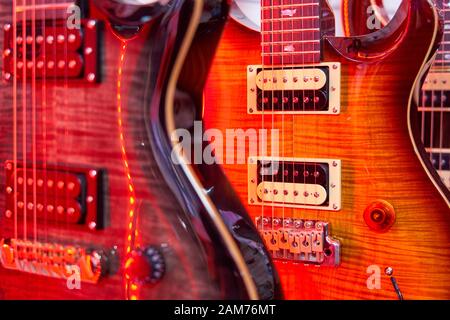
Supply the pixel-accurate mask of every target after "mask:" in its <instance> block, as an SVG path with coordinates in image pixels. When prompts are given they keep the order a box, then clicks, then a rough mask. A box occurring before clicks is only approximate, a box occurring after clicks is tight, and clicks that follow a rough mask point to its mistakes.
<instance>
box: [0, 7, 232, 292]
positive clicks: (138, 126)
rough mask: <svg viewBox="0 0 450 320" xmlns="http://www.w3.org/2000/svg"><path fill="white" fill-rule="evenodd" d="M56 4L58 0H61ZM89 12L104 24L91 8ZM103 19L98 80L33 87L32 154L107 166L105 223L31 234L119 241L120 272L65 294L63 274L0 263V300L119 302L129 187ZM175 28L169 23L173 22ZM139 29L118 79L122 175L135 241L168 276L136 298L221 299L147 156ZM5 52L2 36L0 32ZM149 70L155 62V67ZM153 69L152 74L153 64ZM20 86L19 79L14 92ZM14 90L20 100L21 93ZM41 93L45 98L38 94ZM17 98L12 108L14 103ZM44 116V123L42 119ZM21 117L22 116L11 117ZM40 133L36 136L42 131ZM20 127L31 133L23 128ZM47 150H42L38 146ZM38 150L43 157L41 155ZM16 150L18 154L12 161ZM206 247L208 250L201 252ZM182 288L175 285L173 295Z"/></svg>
mask: <svg viewBox="0 0 450 320" xmlns="http://www.w3.org/2000/svg"><path fill="white" fill-rule="evenodd" d="M61 2H62V1H61ZM11 13H12V8H11V1H10V0H1V1H0V23H1V24H4V23H7V22H10V21H11ZM91 15H92V17H94V18H98V19H100V20H104V18H103V16H102V14H100V13H99V12H98V11H97V10H96V9H95V8H94V7H93V8H92V11H91ZM103 22H104V23H105V25H106V26H105V31H104V35H103V37H104V39H103V40H104V41H103V45H104V47H103V49H102V51H103V53H102V71H103V79H102V81H101V82H100V83H99V84H97V85H91V86H85V85H80V84H74V83H71V82H70V81H69V82H68V83H67V84H66V83H65V82H64V80H55V79H52V78H50V79H48V80H47V81H46V84H45V88H44V86H43V83H42V82H38V85H37V101H38V104H37V124H38V125H37V141H36V143H37V160H38V161H44V162H46V163H48V164H55V163H64V164H66V165H76V166H79V165H82V166H85V167H88V168H104V169H106V170H107V177H108V192H107V194H106V195H105V197H106V199H107V200H109V218H110V224H109V226H108V227H107V228H105V229H104V230H101V231H89V230H88V229H87V227H86V225H83V226H81V225H76V226H73V225H69V224H67V223H58V224H54V223H51V222H42V221H39V222H38V224H37V226H36V228H37V239H38V240H39V241H42V242H52V241H54V242H56V243H66V244H73V245H81V246H85V247H92V246H93V247H96V248H103V249H108V248H112V247H113V246H117V247H118V250H119V257H120V262H119V270H118V272H117V273H116V274H115V275H108V276H106V277H105V278H104V279H101V280H100V282H99V283H98V284H95V285H93V284H85V283H82V286H81V289H80V290H77V289H75V290H70V289H68V287H67V285H66V281H65V280H59V279H52V278H47V277H42V276H35V275H30V274H26V273H20V272H16V271H10V270H6V269H4V268H1V267H0V299H125V298H128V297H129V296H127V295H126V294H125V281H124V258H125V250H126V242H127V236H128V231H127V230H128V222H129V220H128V208H129V205H128V203H129V191H128V180H127V172H126V170H125V165H124V161H123V157H122V151H121V149H122V145H121V143H120V139H119V134H120V132H119V127H118V119H119V114H118V105H117V79H118V66H119V62H120V57H121V54H122V50H121V46H122V43H121V41H120V40H119V39H118V38H117V37H116V36H115V35H114V34H113V33H112V31H111V29H110V27H109V26H108V25H107V22H106V21H103ZM175 25H176V24H175ZM147 35H148V33H147V32H143V33H142V34H141V35H140V36H139V37H137V38H136V39H133V40H130V41H129V42H128V45H127V49H126V51H125V55H124V68H123V75H122V90H121V95H122V118H123V133H124V138H125V145H124V146H125V149H126V153H127V157H128V165H129V170H130V175H131V178H132V180H133V184H134V187H135V193H136V204H137V205H136V214H137V227H136V230H133V232H134V231H137V232H138V238H139V245H140V246H141V247H145V246H148V245H156V246H158V247H160V248H161V250H162V251H163V254H164V257H165V260H166V265H167V272H166V275H165V277H164V278H163V280H162V281H161V282H159V283H157V284H155V285H143V286H142V287H141V289H140V294H139V298H142V299H169V298H170V299H180V298H184V299H186V298H191V299H212V298H219V297H222V295H223V292H222V291H221V287H220V284H219V283H218V279H220V276H218V275H217V273H218V272H220V270H216V269H215V268H214V267H213V268H211V261H208V258H207V252H206V251H205V247H202V246H201V245H200V244H199V243H200V242H199V240H198V238H197V237H196V235H195V234H194V233H192V232H191V226H190V221H189V220H188V219H187V217H185V216H184V215H183V213H182V212H181V209H180V208H179V207H178V205H177V201H176V199H175V198H174V196H173V195H172V193H171V191H170V190H169V188H168V187H167V186H166V184H165V182H164V179H163V177H162V174H161V173H160V172H159V169H158V167H157V165H156V163H155V161H154V159H153V155H152V151H151V149H150V145H149V141H148V137H147V131H146V124H145V121H144V117H145V116H146V111H147V103H148V101H147V98H148V97H146V96H145V94H146V93H147V92H146V90H145V89H146V87H145V86H146V83H145V81H143V80H144V79H146V78H147V71H148V70H147V69H148V68H147V66H148V60H146V59H145V58H146V57H148V56H149V51H150V50H151V47H150V46H149V41H148V40H147ZM0 48H3V32H0ZM153 67H157V66H153ZM152 71H153V70H152ZM20 88H21V86H20V85H19V89H20ZM27 90H28V91H27V106H26V108H27V110H28V119H27V123H28V128H29V129H31V118H30V115H31V112H30V110H31V102H30V96H31V95H30V94H31V92H30V88H29V87H28V89H27ZM21 92H22V91H21V90H19V93H18V94H19V97H21ZM44 92H45V94H46V99H44V96H43V93H44ZM12 94H13V92H12V84H11V82H9V83H8V82H1V83H0V113H1V116H0V129H1V132H0V161H6V160H10V159H11V158H12V156H13V154H12V150H13V149H12V148H13V146H12V137H13V121H12ZM19 101H20V102H18V114H19V115H21V114H22V110H23V108H22V103H21V100H20V99H19ZM45 118H46V121H45V122H46V123H44V119H45ZM19 119H21V118H19ZM44 127H45V131H46V138H45V139H44V135H43V132H44V129H43V128H44ZM18 131H19V132H18V137H20V139H19V150H22V144H21V141H22V140H21V139H22V131H23V130H22V122H21V121H19V122H18ZM27 132H29V131H28V130H27ZM26 139H27V140H26V150H27V158H28V159H31V156H32V154H31V152H32V151H31V150H32V148H31V136H30V134H28V135H27V136H26ZM44 150H45V151H44ZM44 154H46V156H45V158H44ZM22 157H23V154H22V153H21V152H19V154H18V159H22ZM0 175H1V180H0V181H1V182H0V184H1V185H0V189H1V192H0V212H1V216H0V237H1V238H8V237H13V235H14V230H13V222H12V220H11V219H7V218H6V217H5V215H4V211H5V208H4V203H5V196H4V190H5V187H6V186H5V177H4V173H3V170H2V171H1V174H0ZM23 224H24V222H23V221H22V219H19V238H23V237H24V233H23V232H22V230H23ZM33 227H34V225H33V222H32V219H31V217H28V238H29V239H30V238H33V236H34V233H33V231H32V230H33ZM209 250H210V251H211V250H213V247H212V245H211V247H210V248H209ZM180 286H182V288H183V289H182V291H180Z"/></svg>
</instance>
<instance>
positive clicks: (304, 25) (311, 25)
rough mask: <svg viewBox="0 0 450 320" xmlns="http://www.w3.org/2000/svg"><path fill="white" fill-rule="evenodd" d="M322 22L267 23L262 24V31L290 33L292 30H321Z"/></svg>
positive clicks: (289, 21) (287, 21) (286, 21)
mask: <svg viewBox="0 0 450 320" xmlns="http://www.w3.org/2000/svg"><path fill="white" fill-rule="evenodd" d="M319 24H320V22H319V20H318V19H316V20H308V21H305V20H294V21H292V20H284V21H266V20H264V22H263V23H262V26H261V30H279V31H286V32H289V31H291V30H312V29H313V30H319V27H320V25H319Z"/></svg>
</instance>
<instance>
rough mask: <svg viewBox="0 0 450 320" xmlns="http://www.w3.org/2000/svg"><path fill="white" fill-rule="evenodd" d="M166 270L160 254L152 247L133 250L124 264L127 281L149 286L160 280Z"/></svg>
mask: <svg viewBox="0 0 450 320" xmlns="http://www.w3.org/2000/svg"><path fill="white" fill-rule="evenodd" d="M165 270H166V265H165V262H164V257H163V255H162V253H161V252H160V251H159V250H158V249H157V248H156V247H153V246H150V247H147V248H145V249H140V248H138V249H134V250H132V251H131V253H130V257H129V258H128V259H127V261H126V263H125V276H126V278H127V279H128V280H130V281H132V282H135V283H140V284H151V283H155V282H157V281H158V280H160V279H161V278H162V277H163V275H164V272H165Z"/></svg>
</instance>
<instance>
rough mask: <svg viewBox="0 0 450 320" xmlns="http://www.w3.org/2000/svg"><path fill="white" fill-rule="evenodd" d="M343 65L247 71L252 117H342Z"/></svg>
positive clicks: (248, 102) (249, 105)
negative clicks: (340, 114) (255, 115)
mask: <svg viewBox="0 0 450 320" xmlns="http://www.w3.org/2000/svg"><path fill="white" fill-rule="evenodd" d="M340 92H341V65H340V63H321V64H316V65H305V66H294V67H289V68H279V67H276V68H274V67H266V68H263V67H262V66H260V65H254V66H248V68H247V107H248V108H247V111H248V113H249V114H261V113H265V114H271V113H280V114H339V113H340V109H341V103H340V95H341V93H340Z"/></svg>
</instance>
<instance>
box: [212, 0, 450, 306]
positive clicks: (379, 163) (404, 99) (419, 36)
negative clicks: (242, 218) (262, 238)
mask: <svg viewBox="0 0 450 320" xmlns="http://www.w3.org/2000/svg"><path fill="white" fill-rule="evenodd" d="M322 5H324V4H322ZM439 37H440V32H439V22H438V18H437V14H436V12H435V10H434V9H433V8H432V6H431V3H430V2H429V1H422V0H411V1H404V2H403V4H402V5H401V7H400V9H399V12H398V13H397V16H396V17H395V18H394V20H393V21H392V22H391V23H390V24H389V25H388V26H387V27H385V28H384V29H382V30H380V31H378V32H375V33H372V34H371V35H366V36H361V37H355V38H335V37H330V36H326V37H324V38H323V39H322V61H325V62H337V63H341V66H342V78H341V108H342V109H341V111H340V114H338V115H306V114H294V115H293V114H285V115H284V116H282V115H281V114H275V115H271V114H266V115H263V116H261V115H260V114H258V115H255V114H249V113H248V111H247V110H248V108H247V90H248V88H247V69H248V67H247V66H248V65H255V64H260V63H261V49H260V42H261V35H260V34H258V33H257V32H254V31H250V30H247V29H245V28H244V27H242V26H240V25H238V24H237V23H235V22H233V21H229V22H228V23H227V25H226V27H225V31H224V34H223V37H222V39H221V42H220V44H219V49H218V51H217V53H216V55H215V58H214V61H213V66H212V70H211V73H210V76H209V80H208V83H207V86H206V88H205V123H206V126H207V127H208V128H217V129H220V130H222V131H224V130H226V129H227V128H228V129H234V128H242V129H243V130H246V129H251V128H254V129H255V128H256V129H258V128H262V127H264V128H265V129H272V128H273V129H278V130H280V131H279V132H280V133H279V135H280V147H279V156H281V157H290V158H292V157H294V158H310V159H339V160H341V161H342V172H341V174H342V186H341V188H342V190H341V196H342V199H341V200H342V206H341V209H340V210H336V211H333V210H328V211H327V210H317V209H298V208H289V207H284V208H283V207H280V206H275V207H273V206H271V204H270V201H267V202H266V204H265V205H264V206H263V207H262V206H261V205H253V204H251V203H250V199H249V197H248V184H249V183H251V181H249V179H248V173H247V171H248V167H247V164H224V170H225V172H226V175H227V176H228V178H229V179H230V180H231V181H232V183H233V185H234V187H235V189H236V190H237V192H238V194H239V195H240V197H241V199H242V201H243V202H246V203H248V205H247V209H248V211H249V212H250V214H251V215H252V217H253V218H254V219H256V218H258V217H261V216H262V215H264V216H266V217H280V218H281V217H292V218H298V219H305V220H308V219H311V220H320V221H325V222H328V223H329V224H330V227H331V236H332V237H335V238H337V239H339V240H340V242H341V262H340V265H339V266H336V267H328V266H321V267H316V266H314V265H304V264H303V263H295V262H292V261H276V267H277V270H278V272H279V275H280V278H281V284H282V287H283V289H284V294H285V296H286V298H288V299H397V298H398V296H397V293H396V291H395V290H394V287H393V284H392V282H391V279H390V276H388V275H387V274H385V268H387V267H391V268H392V269H393V274H392V276H394V278H395V280H396V282H397V284H398V287H399V289H400V291H401V293H402V294H403V297H404V298H405V299H448V298H450V282H449V281H448V275H449V270H450V269H449V267H448V266H449V263H450V249H449V247H448V243H449V240H450V234H449V230H450V224H449V223H450V206H449V202H448V201H446V200H445V199H444V197H443V196H442V194H441V193H440V192H439V191H438V189H437V188H436V187H435V185H434V184H433V183H432V181H431V180H430V178H429V176H428V175H427V173H426V171H425V170H424V166H423V165H422V163H421V161H420V159H419V157H418V155H417V153H416V152H415V149H414V147H413V143H412V136H411V134H410V130H409V129H408V121H407V117H408V108H410V107H411V104H414V96H413V95H412V90H413V87H414V84H415V82H417V79H418V75H419V73H420V72H422V71H423V69H424V67H425V63H426V62H427V61H428V60H429V59H430V58H431V56H432V54H433V52H434V50H435V49H436V46H437V43H438V41H439ZM267 68H268V70H270V67H269V66H267ZM286 68H290V66H287V67H286ZM263 121H264V122H263ZM263 123H264V125H263ZM269 150H270V147H269ZM247 152H248V150H247ZM247 155H248V153H247ZM380 200H384V201H386V202H388V203H389V204H391V205H392V207H393V208H394V210H395V222H394V223H393V225H392V227H391V228H390V229H389V230H387V232H384V233H379V232H376V231H374V230H373V229H371V228H369V226H368V224H367V223H366V221H365V219H364V217H363V215H364V211H365V210H366V208H367V207H368V206H369V205H370V204H371V203H373V202H376V201H380ZM374 280H375V282H374ZM376 281H379V282H376Z"/></svg>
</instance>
